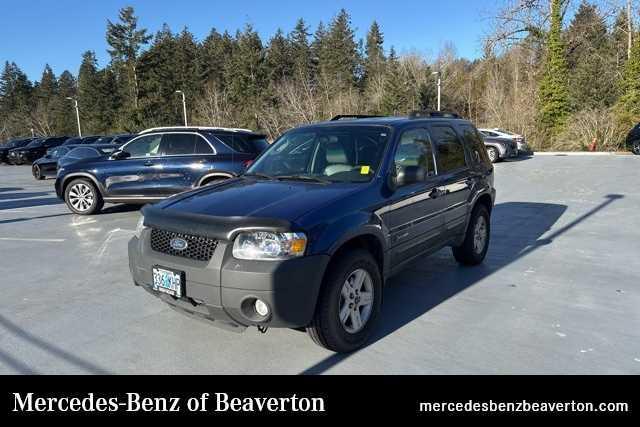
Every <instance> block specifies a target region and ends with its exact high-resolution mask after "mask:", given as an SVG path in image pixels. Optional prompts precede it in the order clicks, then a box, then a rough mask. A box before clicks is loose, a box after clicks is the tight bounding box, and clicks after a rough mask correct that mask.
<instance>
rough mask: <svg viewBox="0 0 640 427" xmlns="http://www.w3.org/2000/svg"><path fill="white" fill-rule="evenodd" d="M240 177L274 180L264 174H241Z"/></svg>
mask: <svg viewBox="0 0 640 427" xmlns="http://www.w3.org/2000/svg"><path fill="white" fill-rule="evenodd" d="M241 176H246V177H254V178H262V179H268V180H273V179H275V178H274V177H272V176H271V175H267V174H265V173H243V174H242V175H241Z"/></svg>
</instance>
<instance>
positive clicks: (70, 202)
mask: <svg viewBox="0 0 640 427" xmlns="http://www.w3.org/2000/svg"><path fill="white" fill-rule="evenodd" d="M64 201H65V202H66V203H67V207H69V209H70V210H71V211H72V212H73V213H76V214H78V215H92V214H94V213H98V212H99V211H100V209H102V206H103V205H104V202H103V201H102V196H101V195H100V192H99V191H98V190H97V189H96V187H95V186H94V185H93V183H91V182H89V181H87V180H85V179H76V180H74V181H72V182H71V183H70V184H69V185H68V186H67V188H66V189H65V191H64Z"/></svg>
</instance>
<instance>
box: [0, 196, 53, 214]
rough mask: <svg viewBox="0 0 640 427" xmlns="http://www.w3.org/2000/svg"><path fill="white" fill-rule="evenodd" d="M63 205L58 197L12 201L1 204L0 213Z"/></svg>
mask: <svg viewBox="0 0 640 427" xmlns="http://www.w3.org/2000/svg"><path fill="white" fill-rule="evenodd" d="M60 203H62V200H60V199H58V198H57V197H47V198H40V199H28V200H12V201H10V202H0V211H3V210H7V209H21V208H31V207H34V206H48V205H59V204H60Z"/></svg>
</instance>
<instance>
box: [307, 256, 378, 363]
mask: <svg viewBox="0 0 640 427" xmlns="http://www.w3.org/2000/svg"><path fill="white" fill-rule="evenodd" d="M381 305H382V278H381V276H380V270H379V268H378V265H377V263H376V261H375V260H374V259H373V257H372V256H371V254H370V253H369V252H367V251H365V250H354V251H352V252H348V253H345V254H343V255H341V256H340V258H339V259H337V260H336V262H335V263H334V264H333V265H332V266H331V267H330V268H329V270H328V271H327V275H326V277H325V281H324V284H323V287H322V290H321V292H320V296H319V299H318V305H317V308H316V313H315V315H314V318H313V321H312V323H311V325H310V326H309V327H307V333H308V334H309V336H310V337H311V339H312V340H313V341H314V342H315V343H316V344H318V345H320V346H322V347H325V348H327V349H329V350H331V351H335V352H337V353H347V352H351V351H354V350H357V349H359V348H361V347H362V346H364V345H365V343H366V342H367V340H368V339H369V337H370V336H371V332H372V330H373V327H374V325H375V322H376V319H377V318H378V316H379V314H380V308H381Z"/></svg>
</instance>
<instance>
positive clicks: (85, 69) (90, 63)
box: [67, 51, 104, 134]
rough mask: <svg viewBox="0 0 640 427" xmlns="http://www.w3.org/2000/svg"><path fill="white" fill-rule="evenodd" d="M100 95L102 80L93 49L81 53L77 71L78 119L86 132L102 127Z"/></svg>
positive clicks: (101, 93) (101, 98)
mask: <svg viewBox="0 0 640 427" xmlns="http://www.w3.org/2000/svg"><path fill="white" fill-rule="evenodd" d="M102 95H103V92H102V82H101V78H100V72H99V70H98V60H97V59H96V54H95V52H93V51H87V52H85V53H84V54H83V55H82V63H81V64H80V71H79V72H78V105H79V109H80V121H81V122H82V126H83V128H84V133H86V134H91V133H97V132H99V131H100V130H101V129H103V128H104V124H103V123H102V120H103V117H102V108H103V102H104V100H103V97H102ZM67 102H69V101H67ZM70 111H71V110H70ZM76 132H77V131H76Z"/></svg>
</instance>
